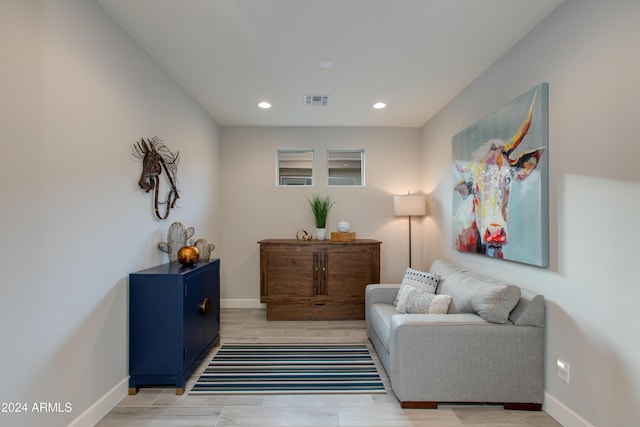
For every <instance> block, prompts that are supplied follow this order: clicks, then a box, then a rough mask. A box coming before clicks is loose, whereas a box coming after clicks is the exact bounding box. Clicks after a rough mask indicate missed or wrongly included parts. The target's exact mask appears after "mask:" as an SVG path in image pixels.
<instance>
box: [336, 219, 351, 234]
mask: <svg viewBox="0 0 640 427" xmlns="http://www.w3.org/2000/svg"><path fill="white" fill-rule="evenodd" d="M338 231H339V232H341V233H346V232H347V231H349V221H345V220H342V221H340V222H339V223H338Z"/></svg>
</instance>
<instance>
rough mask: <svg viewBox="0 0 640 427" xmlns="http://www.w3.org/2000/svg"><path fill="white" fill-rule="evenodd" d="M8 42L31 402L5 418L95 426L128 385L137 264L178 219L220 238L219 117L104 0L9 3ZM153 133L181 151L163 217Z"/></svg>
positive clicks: (5, 304) (10, 278) (12, 311)
mask: <svg viewBox="0 0 640 427" xmlns="http://www.w3.org/2000/svg"><path fill="white" fill-rule="evenodd" d="M0 52H2V57H3V62H2V67H0V94H1V95H0V144H1V153H2V154H1V155H0V156H1V158H2V167H0V182H1V183H2V184H1V186H0V200H2V207H1V208H0V218H1V220H0V235H1V236H2V245H0V268H1V271H2V273H1V277H2V279H1V282H0V292H1V294H0V295H1V297H0V325H2V326H0V331H1V337H0V342H1V343H2V344H1V345H2V351H1V352H0V378H2V381H1V382H0V401H1V402H24V403H27V404H28V408H27V410H28V412H29V413H27V414H13V415H12V414H7V413H0V425H11V426H35V425H41V426H44V425H46V426H63V425H68V424H69V423H70V422H72V421H73V420H76V421H77V423H76V425H93V424H94V423H95V422H97V421H98V419H99V417H100V416H101V415H102V414H103V413H104V411H108V410H109V409H111V407H112V406H113V405H115V403H117V402H118V401H119V400H120V399H121V398H122V397H123V396H124V394H126V389H127V382H126V378H127V376H128V366H127V365H128V362H127V360H128V357H127V354H128V330H127V328H128V321H127V318H128V306H127V300H128V296H127V294H128V291H127V289H128V287H127V278H128V274H129V273H130V272H133V271H137V270H140V269H142V268H146V267H150V266H152V265H156V264H159V263H162V262H166V261H167V257H166V255H165V254H162V253H160V252H159V251H158V250H157V249H156V244H157V243H158V242H159V241H161V240H165V239H166V232H167V230H168V227H169V225H170V223H171V222H173V221H174V220H179V221H182V222H184V223H185V224H187V225H189V226H195V227H196V234H197V236H202V237H206V238H209V239H210V240H212V241H214V242H217V241H218V239H219V233H218V226H217V224H218V222H217V221H216V218H218V209H219V207H218V200H219V194H218V186H219V181H220V179H219V167H218V164H219V147H218V129H217V126H216V124H215V123H214V122H213V121H212V120H211V119H210V117H209V116H207V115H206V114H205V113H204V112H203V111H202V110H201V109H200V108H199V107H197V106H196V105H195V104H194V103H193V102H192V101H191V100H190V99H189V98H188V97H187V96H186V95H185V94H184V93H183V91H182V90H180V88H178V87H177V85H176V84H175V83H174V82H173V81H172V80H171V79H169V78H168V77H167V75H166V74H164V73H163V72H161V71H160V70H159V68H158V67H157V66H156V65H155V64H154V63H153V62H152V61H151V60H150V59H149V57H148V56H147V55H146V54H145V53H144V52H143V51H142V50H141V49H139V48H138V47H137V46H136V45H135V44H133V42H132V41H131V40H130V39H129V38H128V37H127V36H126V35H125V34H124V32H123V31H122V30H121V29H120V28H119V27H118V26H116V24H115V23H114V22H113V21H112V20H111V19H110V18H108V16H107V15H106V13H104V11H103V10H102V9H101V8H100V7H99V6H98V5H97V4H96V3H94V2H89V1H82V0H64V1H54V0H51V1H45V0H42V1H38V0H29V1H2V2H0ZM154 135H158V136H160V137H161V138H162V139H164V141H165V143H166V145H167V146H168V147H169V148H171V149H173V150H174V151H178V150H179V151H180V156H181V161H180V166H179V169H178V179H179V183H178V184H179V188H180V189H181V190H182V193H181V195H182V198H181V199H180V200H179V203H178V204H179V206H180V207H179V208H178V209H176V210H175V211H173V212H172V213H171V215H170V217H169V219H168V220H166V221H162V222H160V221H156V220H154V218H153V216H152V212H151V200H150V196H149V195H148V194H145V193H143V192H141V191H140V190H139V188H137V182H138V178H139V174H140V171H141V163H140V161H138V160H135V159H134V158H133V157H132V154H131V153H132V144H133V143H134V142H135V141H136V140H138V139H139V138H140V137H143V136H144V137H151V136H154ZM214 254H215V253H214ZM39 402H45V403H50V404H52V405H53V408H54V409H56V406H55V405H56V404H57V403H59V404H60V405H61V407H60V409H62V411H63V412H61V413H60V412H57V411H56V412H55V413H34V412H33V411H32V409H33V407H32V405H33V404H34V403H39ZM67 402H69V403H70V404H71V408H70V409H71V411H70V412H64V411H65V409H67V408H66V407H65V406H64V405H65V404H66V403H67ZM91 405H93V406H91ZM85 411H86V412H85ZM96 418H97V419H96Z"/></svg>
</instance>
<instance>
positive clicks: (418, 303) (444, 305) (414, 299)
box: [396, 285, 451, 314]
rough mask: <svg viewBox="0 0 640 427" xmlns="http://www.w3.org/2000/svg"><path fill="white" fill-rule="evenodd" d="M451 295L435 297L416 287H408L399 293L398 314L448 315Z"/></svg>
mask: <svg viewBox="0 0 640 427" xmlns="http://www.w3.org/2000/svg"><path fill="white" fill-rule="evenodd" d="M450 303H451V296H450V295H442V294H441V295H435V294H432V293H430V292H427V291H425V289H420V288H417V287H415V286H411V285H406V286H404V287H403V288H402V290H401V291H400V292H398V304H397V305H396V310H397V311H398V313H410V314H447V311H448V310H449V304H450Z"/></svg>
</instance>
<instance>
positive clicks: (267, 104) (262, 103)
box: [258, 101, 271, 109]
mask: <svg viewBox="0 0 640 427" xmlns="http://www.w3.org/2000/svg"><path fill="white" fill-rule="evenodd" d="M258 107H260V108H264V109H267V108H271V104H269V103H268V102H267V101H261V102H258Z"/></svg>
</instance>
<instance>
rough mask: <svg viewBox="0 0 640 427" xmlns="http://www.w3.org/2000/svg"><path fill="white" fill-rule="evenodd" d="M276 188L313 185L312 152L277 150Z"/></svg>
mask: <svg viewBox="0 0 640 427" xmlns="http://www.w3.org/2000/svg"><path fill="white" fill-rule="evenodd" d="M276 168H277V175H276V186H287V185H308V186H311V185H313V150H278V154H277V165H276Z"/></svg>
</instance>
